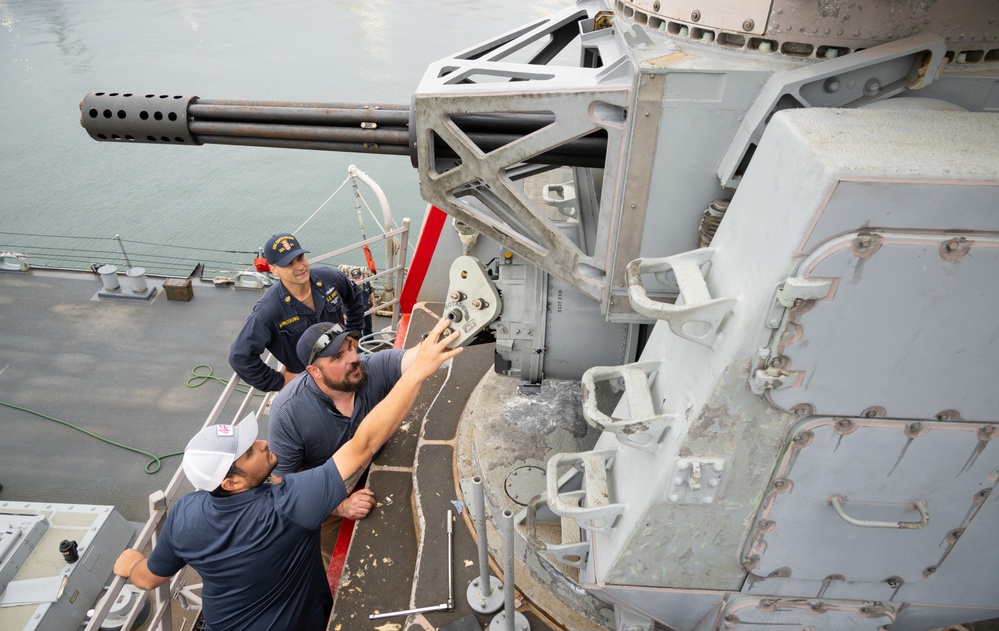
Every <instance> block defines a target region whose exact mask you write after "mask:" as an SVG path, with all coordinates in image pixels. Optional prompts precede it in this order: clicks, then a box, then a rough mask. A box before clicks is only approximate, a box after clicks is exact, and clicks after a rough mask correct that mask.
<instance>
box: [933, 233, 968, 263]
mask: <svg viewBox="0 0 999 631" xmlns="http://www.w3.org/2000/svg"><path fill="white" fill-rule="evenodd" d="M971 245H972V242H971V241H968V240H967V239H965V238H964V237H955V238H953V239H949V240H947V241H944V242H943V243H941V244H940V258H942V259H943V260H945V261H958V260H960V259H962V258H964V255H965V254H967V253H968V252H970V251H971Z"/></svg>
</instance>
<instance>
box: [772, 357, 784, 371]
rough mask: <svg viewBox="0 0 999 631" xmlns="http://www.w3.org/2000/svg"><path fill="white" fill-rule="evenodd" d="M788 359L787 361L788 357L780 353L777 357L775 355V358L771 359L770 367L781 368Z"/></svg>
mask: <svg viewBox="0 0 999 631" xmlns="http://www.w3.org/2000/svg"><path fill="white" fill-rule="evenodd" d="M786 361H787V358H786V357H784V356H783V355H778V356H777V357H774V358H773V359H771V360H770V367H771V368H781V367H783V366H784V364H785V362H786Z"/></svg>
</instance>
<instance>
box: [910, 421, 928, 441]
mask: <svg viewBox="0 0 999 631" xmlns="http://www.w3.org/2000/svg"><path fill="white" fill-rule="evenodd" d="M929 432H930V428H929V427H926V426H925V425H923V424H922V423H920V422H919V421H916V422H915V423H909V424H908V425H906V426H905V435H906V437H908V438H919V437H920V436H925V435H926V434H928V433H929Z"/></svg>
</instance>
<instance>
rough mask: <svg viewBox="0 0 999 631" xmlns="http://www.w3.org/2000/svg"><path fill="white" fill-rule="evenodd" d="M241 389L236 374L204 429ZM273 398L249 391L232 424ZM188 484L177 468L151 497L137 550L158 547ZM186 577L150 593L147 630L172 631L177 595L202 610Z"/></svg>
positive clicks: (96, 625)
mask: <svg viewBox="0 0 999 631" xmlns="http://www.w3.org/2000/svg"><path fill="white" fill-rule="evenodd" d="M264 361H265V363H267V364H268V365H269V366H272V367H275V366H277V365H278V362H277V360H275V359H274V357H273V355H271V354H270V353H269V352H268V353H266V354H265V355H264ZM240 385H243V386H245V385H246V384H241V383H240V379H239V375H237V374H236V373H233V374H232V376H231V377H230V378H229V381H228V383H226V386H225V388H224V389H223V390H222V394H221V395H220V396H219V398H218V400H217V401H216V402H215V405H214V407H212V410H211V412H210V413H209V414H208V418H207V419H206V420H205V423H204V425H202V427H208V426H209V425H217V424H219V423H220V422H223V421H222V420H221V419H222V417H223V413H224V411H225V409H226V407H227V406H228V404H229V401H230V399H232V396H233V394H234V393H236V392H237V388H238V387H239V386H240ZM259 394H263V395H264V396H263V398H262V400H261V401H259V402H258V403H257V404H256V405H255V406H254V400H255V398H257V395H259ZM273 394H274V393H261V392H259V391H258V390H256V389H255V388H253V387H249V388H248V389H247V391H246V394H245V395H243V398H242V400H241V401H240V403H239V406H238V408H237V409H236V412H235V414H233V416H232V424H234V425H235V424H237V423H238V422H239V420H240V419H242V418H244V417H245V416H246V415H247V413H249V412H251V411H252V413H253V414H255V415H256V416H257V418H259V417H260V416H261V415H262V414H263V413H264V411H265V409H266V408H267V407H268V406H269V405H270V400H271V398H272V395H273ZM185 481H186V478H185V477H184V470H183V468H182V467H177V470H176V471H175V472H174V474H173V477H172V478H170V482H169V484H167V487H166V489H163V490H160V491H155V492H153V493H151V494H150V495H149V520H148V521H146V524H145V526H143V528H142V530H141V531H140V532H139V534H138V536H137V537H136V540H135V542H134V543H133V544H132V547H133V548H135V549H136V550H140V551H144V550H146V549H147V548H150V547H155V546H156V541H157V539H158V538H159V535H160V532H161V531H162V529H163V523H164V520H165V519H166V515H167V510H168V509H169V508H170V505H172V504H173V502H174V501H175V500H176V499H177V497H178V495H179V494H180V490H181V485H182V484H183V483H184V482H185ZM183 575H184V573H183V572H178V573H177V574H175V575H174V576H173V577H171V578H170V580H169V581H167V582H166V583H164V584H162V585H160V586H159V587H156V588H154V589H152V590H149V592H150V594H151V595H152V599H153V603H152V607H151V611H150V615H149V618H148V620H147V623H146V626H145V628H146V629H148V630H149V631H172V629H173V615H172V614H173V612H172V609H171V604H172V603H171V601H172V598H173V595H174V594H177V595H179V596H181V597H182V598H183V599H184V600H185V601H186V605H185V606H186V607H187V608H190V609H200V606H201V597H200V596H199V595H198V594H197V593H196V592H197V590H198V589H199V588H200V584H198V585H194V584H192V585H188V584H186V582H185V580H184V576H183ZM126 582H127V579H126V578H124V577H121V576H117V575H115V576H114V580H112V581H111V584H110V585H109V586H108V588H107V591H106V592H105V593H104V596H103V598H101V599H100V600H99V601H98V603H97V605H96V606H95V607H94V610H93V613H92V615H91V616H90V621H89V622H88V624H87V626H86V628H85V629H86V631H99V629H101V628H103V625H104V622H105V619H106V617H107V615H108V613H109V612H110V611H111V609H112V607H113V606H114V605H115V603H116V602H117V601H118V599H119V597H120V596H121V595H122V590H123V589H124V588H125V583H126ZM144 604H145V599H144V598H139V599H137V601H136V602H135V603H134V606H133V607H132V609H131V610H130V611H129V613H128V614H127V615H126V617H125V619H124V620H123V622H122V623H121V626H120V628H122V629H130V628H132V625H133V624H134V623H135V621H136V619H137V618H138V616H139V615H140V613H141V612H142V610H143V606H144Z"/></svg>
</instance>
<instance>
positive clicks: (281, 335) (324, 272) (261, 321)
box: [229, 266, 365, 392]
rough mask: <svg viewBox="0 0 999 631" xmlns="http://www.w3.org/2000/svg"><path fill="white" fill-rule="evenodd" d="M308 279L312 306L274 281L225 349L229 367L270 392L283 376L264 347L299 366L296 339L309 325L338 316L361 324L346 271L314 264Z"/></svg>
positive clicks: (357, 296) (353, 325) (358, 301)
mask: <svg viewBox="0 0 999 631" xmlns="http://www.w3.org/2000/svg"><path fill="white" fill-rule="evenodd" d="M309 281H310V283H311V284H312V302H313V304H315V305H316V310H315V311H314V312H313V311H312V310H311V309H309V308H308V307H306V306H305V305H303V304H302V303H301V302H299V301H298V300H296V299H295V298H293V297H292V296H291V294H289V293H288V290H287V289H285V288H284V285H283V284H282V283H281V282H277V283H274V284H273V285H271V287H270V288H269V289H268V290H267V291H266V292H264V295H263V296H262V297H261V298H260V300H258V301H257V304H256V305H254V306H253V311H252V312H250V317H249V318H247V319H246V324H244V325H243V330H242V331H240V332H239V335H237V336H236V340H235V341H234V342H233V343H232V348H230V349H229V364H230V365H231V366H232V369H233V370H235V371H236V374H238V375H239V376H240V377H241V378H242V379H243V380H244V381H245V382H246V383H248V384H250V385H251V386H253V387H254V388H256V389H257V390H261V391H263V392H271V391H275V390H280V389H281V388H282V387H284V376H282V374H281V373H280V372H278V371H276V370H274V369H272V368H270V367H268V366H267V364H265V363H264V361H263V360H262V359H261V358H260V356H261V355H262V354H263V352H264V350H265V349H266V350H269V351H270V352H271V353H272V354H273V355H274V357H276V358H277V359H278V361H280V362H281V363H282V364H284V365H285V367H286V368H287V369H288V370H290V371H291V372H296V373H297V372H302V371H303V370H305V366H303V365H302V362H301V360H300V359H299V358H298V353H297V352H296V350H295V345H296V344H298V338H300V337H301V336H302V333H304V332H305V330H306V329H307V328H309V327H310V326H312V325H313V324H316V323H318V322H339V323H341V324H343V325H344V326H345V327H346V328H347V330H348V331H361V329H363V328H364V310H365V305H364V302H363V297H362V295H361V290H360V288H359V287H357V286H356V285H354V283H352V282H351V281H350V279H349V278H347V275H346V274H344V273H343V272H341V271H340V270H338V269H335V268H332V267H320V266H316V267H313V268H312V269H311V270H310V271H309Z"/></svg>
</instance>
